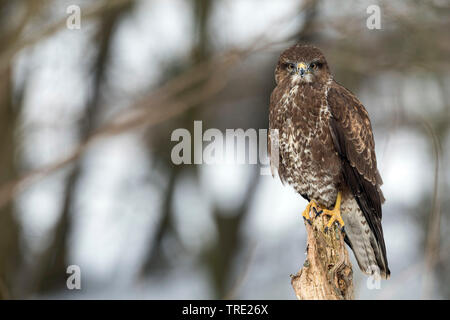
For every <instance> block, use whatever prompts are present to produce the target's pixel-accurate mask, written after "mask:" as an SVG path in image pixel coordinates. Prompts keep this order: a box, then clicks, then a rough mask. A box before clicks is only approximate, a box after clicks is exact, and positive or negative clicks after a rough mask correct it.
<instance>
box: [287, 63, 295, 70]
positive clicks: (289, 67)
mask: <svg viewBox="0 0 450 320" xmlns="http://www.w3.org/2000/svg"><path fill="white" fill-rule="evenodd" d="M285 66H286V69H287V70H288V71H289V72H292V71H294V69H295V64H293V63H289V62H287V63H285Z"/></svg>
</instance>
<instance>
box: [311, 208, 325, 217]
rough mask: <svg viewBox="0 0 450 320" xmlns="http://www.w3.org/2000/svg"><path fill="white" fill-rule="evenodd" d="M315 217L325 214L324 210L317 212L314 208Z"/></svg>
mask: <svg viewBox="0 0 450 320" xmlns="http://www.w3.org/2000/svg"><path fill="white" fill-rule="evenodd" d="M313 211H314V216H315V217H316V218H317V217H319V216H320V214H321V213H323V210H320V211H317V209H316V208H315V207H313Z"/></svg>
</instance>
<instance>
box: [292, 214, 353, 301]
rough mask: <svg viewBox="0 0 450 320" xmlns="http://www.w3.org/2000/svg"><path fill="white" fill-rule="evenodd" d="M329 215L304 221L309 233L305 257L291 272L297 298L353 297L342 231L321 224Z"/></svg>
mask: <svg viewBox="0 0 450 320" xmlns="http://www.w3.org/2000/svg"><path fill="white" fill-rule="evenodd" d="M327 222H328V217H326V216H325V215H322V216H320V217H317V218H313V219H312V225H309V224H308V223H305V225H306V231H307V233H308V240H307V241H308V242H307V249H306V250H307V257H306V260H305V263H304V264H303V268H302V269H300V271H299V272H298V273H297V274H296V275H294V276H291V284H292V287H293V288H294V291H295V294H296V296H297V298H298V299H299V300H350V299H354V293H353V272H352V265H351V263H350V259H349V256H348V252H347V248H346V247H345V242H344V235H343V233H341V231H340V230H339V229H338V228H337V227H336V226H333V227H332V228H330V230H329V231H328V232H327V233H324V231H323V230H324V228H325V226H326V223H327Z"/></svg>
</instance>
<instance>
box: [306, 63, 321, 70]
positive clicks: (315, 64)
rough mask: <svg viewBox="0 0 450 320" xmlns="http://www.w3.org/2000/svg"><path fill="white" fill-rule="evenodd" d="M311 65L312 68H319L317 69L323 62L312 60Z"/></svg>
mask: <svg viewBox="0 0 450 320" xmlns="http://www.w3.org/2000/svg"><path fill="white" fill-rule="evenodd" d="M309 67H310V68H311V69H314V70H317V69H319V68H321V67H322V63H320V62H312V63H311V64H310V65H309Z"/></svg>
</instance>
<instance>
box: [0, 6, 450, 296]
mask: <svg viewBox="0 0 450 320" xmlns="http://www.w3.org/2000/svg"><path fill="white" fill-rule="evenodd" d="M372 4H375V5H378V6H379V7H380V13H381V29H380V30H377V29H375V30H370V29H368V28H367V26H366V20H367V19H368V18H369V16H370V14H369V13H367V7H368V6H369V5H372ZM71 5H77V6H79V7H80V8H81V28H80V29H73V30H72V29H69V28H67V25H66V22H67V21H66V20H67V18H68V17H69V16H70V15H71V13H72V12H73V11H71V12H70V13H68V12H67V8H68V7H69V6H71ZM72 8H73V7H72ZM449 9H450V6H449V2H448V1H445V0H436V1H414V0H408V1H395V2H394V1H375V0H374V1H345V2H344V1H340V2H337V1H315V0H303V1H300V0H281V1H272V0H258V1H256V0H215V1H210V0H135V1H133V0H95V1H93V0H85V1H82V0H79V1H76V0H71V1H66V0H16V1H9V0H0V296H1V297H2V298H62V299H79V298H87V299H91V298H125V299H129V298H132V299H169V298H172V299H210V298H235V299H295V295H294V292H293V290H292V288H291V285H290V278H289V275H290V274H295V273H296V272H297V271H298V270H299V269H300V267H301V266H302V263H303V262H304V259H305V242H306V239H305V228H304V225H303V220H302V218H301V212H302V210H303V209H304V207H305V205H306V202H305V200H303V199H302V198H301V197H300V196H298V195H297V194H295V193H294V192H293V191H292V190H291V189H290V188H289V187H284V186H282V184H281V183H280V181H279V180H278V179H273V178H272V177H271V176H267V175H260V166H259V165H237V164H236V165H230V164H216V165H205V164H204V165H174V164H173V163H172V162H171V160H170V159H171V158H170V154H171V150H172V148H173V146H174V145H175V144H176V142H173V141H171V133H172V131H173V130H174V129H176V128H186V129H188V130H189V131H191V132H193V121H194V120H202V121H203V130H206V129H208V128H218V129H220V130H222V131H225V129H226V128H231V129H235V128H243V129H248V128H254V129H257V130H258V129H265V128H267V126H268V103H269V96H270V93H271V91H272V89H273V87H274V79H273V71H274V67H275V65H276V61H277V58H278V55H279V53H280V52H281V51H282V50H283V49H284V48H286V47H287V46H289V45H291V44H293V43H296V42H307V43H313V44H316V45H318V46H319V47H320V48H322V50H323V51H324V52H325V55H326V56H327V59H328V61H329V64H330V66H331V68H332V72H333V73H334V75H335V78H336V79H337V80H338V81H339V82H340V83H342V84H344V85H345V86H346V87H347V88H349V89H350V90H352V91H353V92H355V93H356V94H357V95H358V97H359V98H360V100H361V101H362V102H363V104H364V105H365V107H366V108H367V110H368V112H369V114H370V116H371V118H372V124H373V127H374V132H375V140H376V147H377V155H378V163H379V169H380V171H381V175H382V177H383V178H384V186H383V191H384V194H385V196H386V199H387V201H386V203H385V205H384V207H383V210H384V212H383V214H384V215H383V227H384V230H385V239H386V244H387V250H388V258H389V262H390V268H391V271H392V277H391V279H390V280H389V281H383V282H382V283H381V288H380V289H375V290H370V288H368V286H367V278H366V277H365V276H363V275H362V273H361V272H360V271H359V269H358V268H357V267H356V265H355V268H354V279H355V287H356V290H357V291H356V297H357V298H359V299H383V298H385V299H408V298H414V299H422V298H425V299H427V298H438V299H442V298H444V299H446V298H450V290H449V289H450V257H449V249H450V237H448V236H447V234H448V232H449V215H448V214H449V211H448V210H449V209H448V208H449V207H450V197H449V184H450V169H449V165H448V163H449V160H450V153H449V150H450V139H449V137H450V135H449V134H450V90H449V87H450V73H449V72H450V62H449V57H450V38H449V33H448V30H450V10H449ZM72 22H73V21H72ZM206 144H207V143H205V144H204V146H205V145H206ZM196 151H197V152H198V150H196ZM352 258H353V256H352ZM352 261H353V262H354V263H355V260H354V259H353V260H352ZM69 265H78V266H80V268H81V275H82V282H81V283H82V290H68V289H67V288H66V279H67V277H68V275H67V274H66V268H67V266H69Z"/></svg>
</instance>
